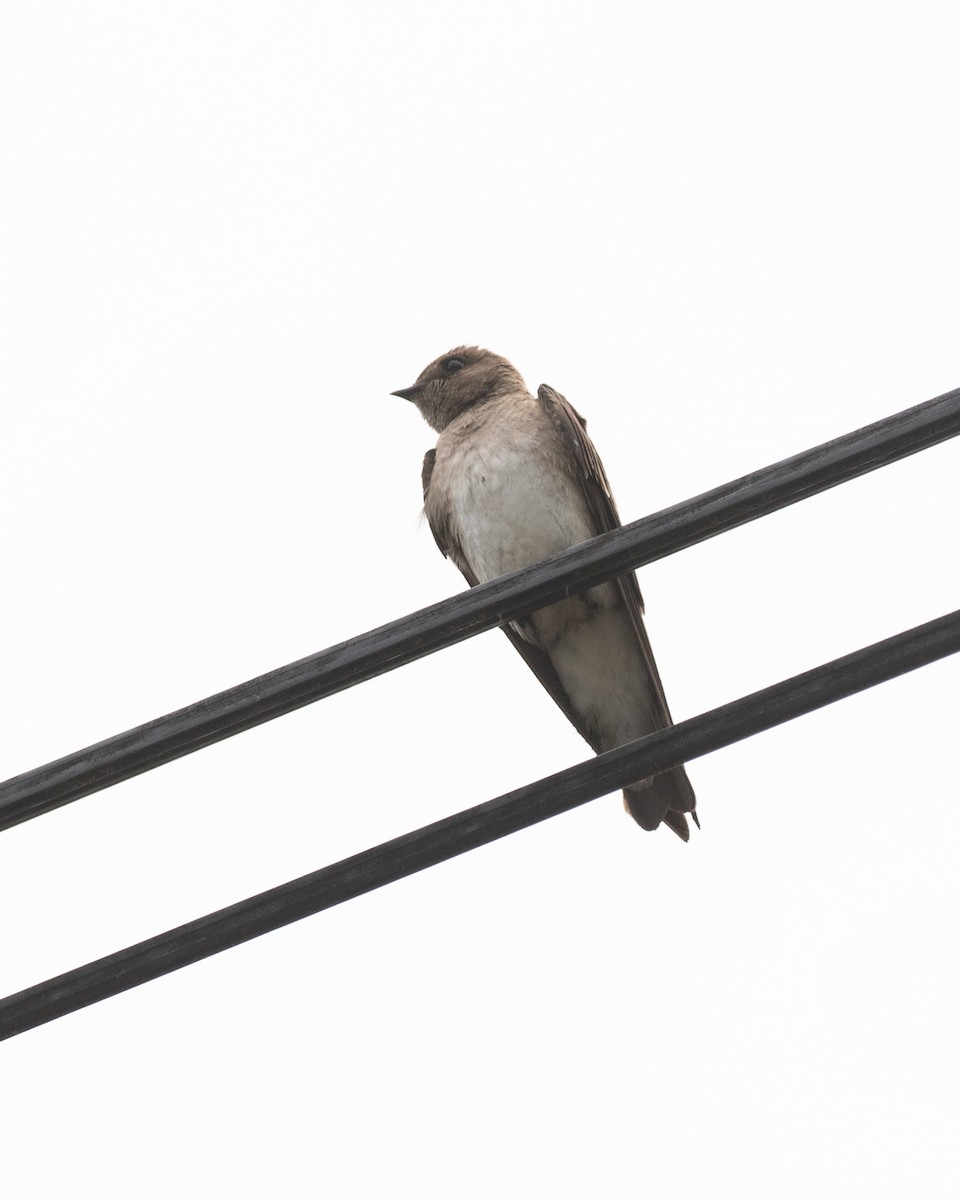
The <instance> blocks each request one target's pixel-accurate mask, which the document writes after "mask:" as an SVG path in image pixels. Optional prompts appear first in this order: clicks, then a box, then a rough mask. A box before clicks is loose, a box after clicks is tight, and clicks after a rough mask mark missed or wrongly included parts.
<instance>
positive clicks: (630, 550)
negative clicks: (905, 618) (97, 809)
mask: <svg viewBox="0 0 960 1200" xmlns="http://www.w3.org/2000/svg"><path fill="white" fill-rule="evenodd" d="M958 433H960V388H958V389H955V390H954V391H952V392H947V393H945V394H944V395H942V396H939V397H937V398H936V399H934V400H929V401H927V402H926V403H925V404H919V405H917V406H916V407H914V408H908V409H906V410H905V411H903V412H900V413H896V414H895V415H894V416H892V417H887V418H886V419H885V420H883V421H877V422H876V423H875V424H873V425H867V426H865V427H864V428H863V429H859V430H856V431H855V432H853V433H849V434H846V435H845V436H843V437H840V438H837V439H836V440H834V441H831V442H825V443H824V444H823V445H820V446H815V447H814V448H813V449H811V450H805V451H803V452H802V453H801V454H797V455H794V456H793V457H792V458H787V459H784V460H783V461H782V462H778V463H774V464H773V465H772V466H769V467H765V468H763V469H762V470H760V471H756V472H754V473H753V474H751V475H746V476H744V477H743V478H742V479H738V480H735V481H733V482H731V483H727V484H724V485H723V486H721V487H718V488H714V489H713V490H712V491H709V492H704V493H703V495H701V496H697V497H695V498H694V499H692V500H687V501H685V502H684V503H682V504H677V505H674V506H673V507H672V508H667V509H664V510H662V511H661V512H659V513H656V514H654V515H653V516H650V517H646V518H644V519H643V520H641V521H634V522H633V523H632V524H630V525H626V526H624V527H623V528H622V529H619V530H616V531H614V532H613V533H608V534H604V535H603V536H601V537H599V538H595V539H594V540H592V541H590V542H584V543H582V544H581V545H579V546H575V547H573V548H572V549H570V550H567V551H565V552H564V553H563V554H558V555H555V556H553V557H552V558H549V559H546V560H545V561H544V562H541V563H537V564H535V565H534V566H531V567H527V568H525V569H524V570H522V571H514V572H512V573H511V574H509V575H504V576H502V577H501V578H499V579H495V580H491V581H490V582H489V583H485V584H481V585H480V586H479V587H476V588H474V589H472V590H471V591H469V592H465V593H462V594H460V595H458V596H454V597H453V598H452V599H450V600H445V601H443V602H441V603H440V604H434V605H431V606H430V607H429V608H424V609H421V610H420V611H419V612H416V613H413V614H412V615H410V616H407V617H403V618H401V619H400V620H397V621H391V622H390V623H389V624H387V625H382V626H381V627H380V628H379V629H374V630H372V631H371V632H369V633H365V634H362V635H361V636H359V637H356V638H352V639H350V640H349V641H346V642H342V643H340V644H339V645H337V646H333V647H331V648H330V649H328V650H324V651H321V652H320V653H318V654H313V655H311V656H310V657H308V658H304V659H301V660H300V661H298V662H295V663H290V664H288V665H287V666H285V667H280V668H278V669H277V670H275V671H269V672H268V673H267V674H266V675H260V676H258V677H257V678H256V679H251V680H249V681H248V682H246V683H242V684H240V685H238V686H237V687H234V688H230V689H229V690H227V691H225V692H220V693H218V694H217V695H215V696H210V697H208V698H207V699H205V700H200V701H198V702H197V703H195V704H191V705H188V706H187V707H186V708H182V709H179V710H178V711H177V712H173V713H169V714H167V715H166V716H163V717H159V718H157V719H156V720H154V721H149V722H148V723H147V724H145V725H139V726H137V727H136V728H135V729H130V730H128V731H127V732H125V733H120V734H117V735H116V736H114V737H111V738H107V739H106V740H105V741H102V742H98V743H97V744H96V745H93V746H87V747H86V748H85V749H83V750H78V751H76V752H75V753H73V754H69V755H67V756H66V757H65V758H61V759H58V760H57V761H56V762H52V763H48V764H46V765H45V766H41V767H37V768H35V769H34V770H31V771H27V772H26V773H24V774H22V775H18V776H16V777H15V778H13V779H10V780H8V781H7V782H6V783H4V784H2V785H0V830H2V829H7V828H9V827H10V826H12V825H16V824H19V823H20V822H21V821H29V820H31V819H32V818H33V817H38V816H40V815H41V814H43V813H46V812H50V811H51V810H52V809H54V808H59V807H60V806H61V805H63V804H69V803H71V802H72V801H74V800H79V799H80V798H81V797H83V796H87V795H90V794H91V793H92V792H96V791H100V790H101V789H102V788H106V787H110V786H112V785H113V784H115V783H119V782H121V780H124V779H129V778H130V777H131V776H133V775H138V774H140V773H141V772H143V771H149V770H152V769H153V768H154V767H158V766H161V765H162V764H163V763H166V762H170V761H172V760H173V759H175V758H180V757H182V756H183V755H185V754H191V753H192V752H193V751H194V750H199V749H201V747H203V746H209V745H211V744H212V743H214V742H218V741H221V740H223V739H224V738H228V737H232V736H233V735H234V734H236V733H241V732H242V731H243V730H246V729H251V728H253V727H254V726H255V725H260V724H263V723H264V722H265V721H271V720H273V719H274V718H275V717H279V716H282V715H283V714H284V713H288V712H292V711H293V710H294V709H297V708H301V707H302V706H303V705H306V704H311V703H313V702H314V701H315V700H320V699H322V698H323V697H324V696H329V695H332V694H333V693H334V692H338V691H342V690H343V689H345V688H348V687H352V686H353V685H354V684H357V683H362V682H364V681H365V680H367V679H372V678H374V677H375V676H377V675H381V674H383V673H384V672H386V671H392V670H393V669H394V668H395V667H399V666H403V665H404V664H406V663H409V662H412V661H414V660H415V659H417V658H422V657H424V656H425V655H427V654H432V653H433V652H434V651H436V650H440V649H442V648H443V647H445V646H449V645H452V644H453V643H454V642H458V641H463V640H464V639H465V638H468V637H472V636H473V635H474V634H477V633H482V632H483V631H484V630H487V629H492V628H494V627H495V626H497V625H502V624H504V623H505V622H507V621H510V620H513V619H515V618H517V617H520V616H523V615H524V614H526V613H529V612H532V611H533V610H535V609H537V608H541V607H543V606H544V605H545V604H549V603H551V602H553V601H554V600H558V599H560V598H561V597H562V596H564V595H568V594H569V593H571V592H577V591H583V590H585V589H586V588H588V587H592V586H593V585H594V584H597V583H600V582H602V581H603V580H605V579H609V578H612V577H614V576H616V575H621V574H623V573H624V572H625V571H628V570H630V569H632V568H633V567H637V566H641V565H643V564H645V563H649V562H653V561H655V560H656V559H658V558H663V557H665V556H667V555H669V554H673V553H675V552H676V551H678V550H682V549H683V548H684V547H686V546H692V545H694V544H695V543H697V542H701V541H704V540H706V539H707V538H711V537H715V536H716V535H717V534H718V533H723V532H725V531H726V530H728V529H733V528H735V527H736V526H738V525H742V524H745V523H746V522H748V521H753V520H756V519H757V518H758V517H762V516H765V515H767V514H768V513H771V512H774V511H776V510H777V509H779V508H783V507H785V506H786V505H789V504H794V503H796V501H798V500H803V499H806V497H808V496H812V495H815V494H816V493H817V492H821V491H825V490H826V489H827V488H830V487H834V486H835V485H836V484H838V483H843V482H845V481H847V480H849V479H853V478H855V477H856V476H858V475H862V474H865V473H866V472H868V471H872V470H875V469H876V468H877V467H882V466H886V465H887V464H888V463H891V462H895V461H896V460H898V459H901V458H905V457H907V456H908V455H911V454H915V453H916V452H917V451H919V450H924V449H926V448H927V447H929V446H932V445H935V444H936V443H937V442H941V441H944V440H946V439H947V438H951V437H955V436H956V435H957V434H958Z"/></svg>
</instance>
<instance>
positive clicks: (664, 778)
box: [623, 767, 700, 842]
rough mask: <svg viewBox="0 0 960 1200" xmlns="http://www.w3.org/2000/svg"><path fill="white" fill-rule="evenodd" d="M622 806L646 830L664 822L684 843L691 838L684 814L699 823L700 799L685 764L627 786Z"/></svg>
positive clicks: (624, 790)
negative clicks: (698, 809) (698, 803)
mask: <svg viewBox="0 0 960 1200" xmlns="http://www.w3.org/2000/svg"><path fill="white" fill-rule="evenodd" d="M623 806H624V808H625V809H626V810H627V812H628V813H629V814H630V816H631V817H633V819H634V820H635V821H636V823H637V824H638V825H640V826H641V827H642V828H643V829H656V828H657V826H658V825H659V824H660V823H661V821H662V822H663V824H664V825H666V826H667V827H668V828H670V829H672V830H673V832H674V833H675V834H676V835H677V837H679V838H682V839H683V840H684V841H685V842H686V841H689V839H690V827H689V826H688V825H687V818H686V816H685V815H684V814H685V813H689V814H690V816H691V817H692V818H693V820H694V821H695V822H696V824H697V826H698V828H699V825H700V822H699V821H698V820H697V812H696V808H697V798H696V796H695V795H694V794H693V788H692V787H691V786H690V780H689V779H688V778H687V773H686V771H685V770H684V769H683V767H675V768H674V769H673V770H672V771H665V772H664V773H663V774H662V775H657V776H655V777H654V778H653V779H644V780H641V781H640V782H639V783H632V784H631V785H630V786H629V787H627V788H624V789H623Z"/></svg>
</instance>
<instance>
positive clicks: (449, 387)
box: [392, 346, 526, 433]
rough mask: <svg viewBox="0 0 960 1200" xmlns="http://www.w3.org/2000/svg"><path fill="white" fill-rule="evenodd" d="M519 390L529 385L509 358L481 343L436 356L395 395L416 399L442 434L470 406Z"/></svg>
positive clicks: (423, 413) (415, 402)
mask: <svg viewBox="0 0 960 1200" xmlns="http://www.w3.org/2000/svg"><path fill="white" fill-rule="evenodd" d="M516 391H521V392H523V391H526V385H525V384H524V382H523V378H522V376H521V375H520V372H519V371H518V370H517V369H516V367H514V366H513V365H512V364H511V363H509V362H507V360H506V359H505V358H501V357H500V355H499V354H492V353H491V352H490V351H489V350H481V349H480V347H479V346H458V347H457V349H456V350H449V351H448V352H447V353H446V354H443V355H441V356H440V358H435V359H434V360H433V362H432V363H431V364H430V365H429V366H428V367H425V368H424V370H422V371H421V372H420V374H419V376H418V377H417V382H416V383H415V384H413V386H412V387H408V388H400V389H399V391H396V392H393V393H392V394H393V395H394V396H401V397H402V398H403V399H404V400H411V401H413V403H414V404H415V405H416V406H417V408H419V409H420V413H421V415H422V416H423V419H424V420H425V421H426V422H427V424H428V425H431V426H433V428H434V429H436V431H437V432H438V433H441V432H442V431H443V430H444V429H445V428H446V427H447V426H448V425H449V424H450V422H451V421H452V420H454V418H456V417H458V416H460V414H461V413H462V412H466V410H467V409H469V408H474V407H475V406H476V405H477V404H481V403H482V402H483V401H484V400H489V399H491V398H493V397H495V396H501V395H506V394H509V393H510V392H516Z"/></svg>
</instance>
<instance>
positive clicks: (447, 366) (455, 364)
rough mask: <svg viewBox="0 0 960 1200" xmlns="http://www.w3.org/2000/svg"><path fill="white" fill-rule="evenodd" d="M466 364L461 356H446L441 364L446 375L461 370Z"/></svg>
mask: <svg viewBox="0 0 960 1200" xmlns="http://www.w3.org/2000/svg"><path fill="white" fill-rule="evenodd" d="M466 365H467V364H466V363H465V362H464V361H463V359H462V358H448V359H447V361H446V362H445V363H444V364H443V369H444V370H445V371H446V372H447V374H448V375H453V374H454V372H456V371H462V370H463V368H464V367H465V366H466Z"/></svg>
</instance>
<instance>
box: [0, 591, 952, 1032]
mask: <svg viewBox="0 0 960 1200" xmlns="http://www.w3.org/2000/svg"><path fill="white" fill-rule="evenodd" d="M958 650H960V610H958V611H957V612H954V613H951V614H950V615H949V616H945V617H941V618H939V619H938V620H936V621H931V622H929V623H928V624H926V625H920V626H917V627H916V628H915V629H910V630H908V631H907V632H906V633H901V634H898V635H897V636H896V637H892V638H888V639H887V640H886V641H883V642H877V643H876V644H875V645H872V646H868V647H866V648H865V649H863V650H858V651H856V652H855V653H853V654H849V655H846V656H845V657H844V658H838V659H836V660H834V661H833V662H830V663H827V664H825V665H824V666H820V667H817V668H815V669H814V670H812V671H807V672H806V673H805V674H803V675H797V676H795V677H794V678H793V679H788V680H785V681H784V682H783V683H778V684H775V685H774V686H773V687H769V688H766V689H764V690H763V691H761V692H755V693H754V694H753V695H751V696H745V697H743V698H742V699H740V700H735V701H733V703H731V704H725V705H723V706H722V707H721V708H715V709H713V710H712V711H711V712H708V713H703V714H702V715H701V716H698V717H693V718H692V719H691V720H689V721H683V722H681V723H680V724H679V725H675V726H673V727H672V728H670V729H664V730H660V731H659V732H657V733H653V734H651V735H650V736H649V737H645V738H642V739H641V740H639V741H636V742H632V743H630V744H629V745H627V746H621V747H619V748H618V749H616V750H611V751H609V752H608V753H606V754H601V755H600V756H598V757H597V758H594V759H590V760H589V761H588V762H585V763H581V764H580V765H578V766H576V767H571V768H570V769H569V770H566V771H561V772H559V774H556V775H551V776H549V777H548V778H546V779H541V780H539V781H538V782H536V783H532V784H528V785H527V786H526V787H522V788H518V789H517V790H516V791H513V792H508V793H507V794H506V795H504V796H500V797H499V798H498V799H496V800H489V801H487V802H486V803H485V804H479V805H477V806H476V807H475V808H468V809H466V810H465V811H464V812H460V813H457V814H456V815H454V816H452V817H446V818H445V819H444V820H442V821H436V822H434V824H432V825H427V826H425V827H424V828H422V829H417V830H415V831H414V832H412V833H408V834H404V835H403V836H402V837H398V838H394V839H393V840H392V841H389V842H384V843H383V844H382V845H379V846H375V847H373V848H372V849H370V850H365V851H364V852H363V853H362V854H356V855H354V856H353V857H352V858H347V859H344V860H343V861H342V862H338V863H334V864H333V865H332V866H329V867H324V868H323V869H322V870H320V871H315V872H314V873H313V874H311V875H304V876H303V877H302V878H300V879H294V880H292V881H291V882H290V883H285V884H283V885H282V886H281V887H276V888H272V889H271V890H270V891H268V892H263V893H262V894H261V895H259V896H253V897H251V898H250V899H249V900H243V901H241V902H240V903H239V904H234V905H231V906H230V907H229V908H224V909H221V910H220V911H219V912H215V913H210V914H209V915H208V916H205V917H200V918H199V919H198V920H196V921H191V922H189V923H188V924H187V925H181V926H180V927H179V928H177V929H171V930H169V931H168V932H166V933H162V934H160V935H158V936H157V937H153V938H149V939H148V940H147V941H145V942H140V943H139V944H137V945H135V946H130V947H128V948H127V949H125V950H120V951H118V952H117V953H115V954H110V955H108V956H107V957H106V958H101V959H98V960H97V961H96V962H92V963H88V964H87V965H86V966H83V967H79V968H77V969H76V970H74V971H68V972H67V973H66V974H64V975H59V976H57V977H56V978H55V979H48V980H47V981H46V982H45V983H39V984H37V985H36V986H35V987H31V988H28V989H27V990H26V991H23V992H18V993H17V994H16V995H13V996H8V997H7V998H6V999H4V1000H0V1039H2V1038H7V1037H12V1036H14V1035H15V1034H17V1033H22V1032H23V1031H24V1030H27V1029H32V1028H34V1027H35V1026H37V1025H42V1024H44V1023H45V1022H47V1021H52V1020H54V1019H55V1018H56V1017H60V1016H63V1015H64V1014H66V1013H69V1012H73V1011H75V1010H76V1009H79V1008H83V1007H85V1006H86V1005H88V1004H94V1003H95V1002H96V1001H98V1000H103V999H106V997H108V996H114V995H117V994H118V993H119V992H123V991H126V990H127V989H128V988H132V987H136V986H137V985H138V984H141V983H146V982H147V981H148V980H150V979H156V978H157V977H158V976H160V975H165V974H167V973H168V972H170V971H176V970H178V969H179V968H180V967H184V966H187V965H188V964H189V963H193V962H197V961H199V960H200V959H202V958H207V957H208V956H210V955H212V954H217V953H219V951H221V950H226V949H227V948H228V947H230V946H236V945H238V944H240V943H241V942H245V941H249V940H250V939H251V938H255V937H259V936H260V934H263V933H268V932H270V931H271V930H274V929H279V928H280V927H281V926H283V925H288V924H290V923H291V922H292V921H298V920H300V919H301V918H302V917H307V916H310V915H311V914H313V913H317V912H320V911H321V910H322V909H325V908H331V907H332V906H333V905H335V904H341V903H342V902H343V901H344V900H350V899H353V897H355V896H359V895H362V894H363V893H364V892H369V891H373V890H374V889H375V888H378V887H381V886H382V885H383V884H385V883H391V882H393V881H394V880H396V879H400V878H402V877H403V876H405V875H411V874H413V873H414V872H416V871H422V870H423V869H424V868H425V867H430V866H433V865H435V864H436V863H440V862H443V861H444V860H445V859H448V858H453V857H455V856H456V855H458V854H463V853H464V852H465V851H467V850H472V849H474V848H475V847H477V846H482V845H484V844H485V843H486V842H492V841H495V840H496V839H497V838H501V837H504V836H506V835H507V834H510V833H515V832H516V831H517V830H519V829H524V828H526V827H527V826H529V825H535V824H536V823H537V822H538V821H544V820H546V819H547V818H548V817H553V816H556V815H558V814H559V813H562V812H566V811H567V810H569V809H571V808H575V807H576V806H577V805H580V804H584V803H586V802H587V801H588V800H593V799H595V798H596V797H597V796H602V795H605V794H606V793H607V792H610V791H614V790H616V789H617V788H620V787H622V786H623V785H624V784H626V783H629V782H631V781H632V780H636V779H641V778H645V777H646V776H648V775H655V774H658V773H659V772H661V771H664V770H668V769H669V768H671V767H674V766H676V765H677V764H678V763H681V762H686V761H688V760H690V759H692V758H699V757H700V756H701V755H704V754H709V753H710V752H711V751H713V750H718V749H720V747H722V746H728V745H730V744H731V743H733V742H736V741H740V740H741V739H743V738H746V737H750V736H751V735H752V734H754V733H759V732H760V731H762V730H764V729H770V728H772V727H773V726H774V725H779V724H781V723H782V722H784V721H789V720H791V719H792V718H794V717H798V716H800V715H802V714H803V713H807V712H811V711H813V710H814V709H817V708H821V707H823V706H824V705H826V704H831V703H832V702H833V701H835V700H839V699H841V698H842V697H844V696H849V695H852V694H853V693H855V692H859V691H862V690H863V689H864V688H868V687H872V686H874V685H875V684H878V683H883V682H884V681H886V680H888V679H893V678H894V677H895V676H897V675H901V674H903V673H904V672H905V671H911V670H913V669H915V668H916V667H921V666H924V665H926V664H927V663H931V662H934V661H935V660H936V659H938V658H943V657H944V656H946V655H948V654H953V653H955V652H956V651H958ZM853 799H854V798H853V797H851V802H852V801H853ZM838 802H839V798H838ZM624 836H640V835H639V834H637V833H636V832H635V831H632V829H631V828H627V827H625V829H624Z"/></svg>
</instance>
